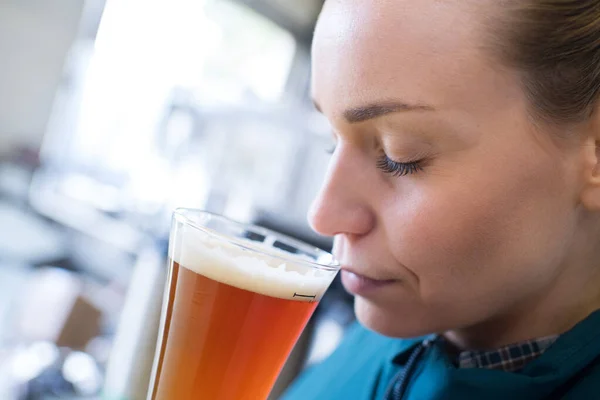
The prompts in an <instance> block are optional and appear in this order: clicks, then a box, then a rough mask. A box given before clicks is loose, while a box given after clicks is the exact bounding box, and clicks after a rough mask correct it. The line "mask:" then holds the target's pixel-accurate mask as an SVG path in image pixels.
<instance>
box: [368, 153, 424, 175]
mask: <svg viewBox="0 0 600 400" xmlns="http://www.w3.org/2000/svg"><path fill="white" fill-rule="evenodd" d="M421 163H422V161H420V160H419V161H411V162H406V163H403V162H397V161H394V160H391V159H390V158H389V157H388V156H387V155H385V154H382V155H381V157H379V159H378V160H377V168H379V169H380V170H382V171H383V172H385V173H386V174H390V175H392V176H395V177H399V176H406V175H412V174H416V173H417V172H421V171H423V166H422V165H421Z"/></svg>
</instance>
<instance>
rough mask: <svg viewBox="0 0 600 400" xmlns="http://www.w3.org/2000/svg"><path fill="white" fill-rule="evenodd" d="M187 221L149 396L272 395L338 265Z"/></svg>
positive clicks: (177, 238)
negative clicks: (314, 262)
mask: <svg viewBox="0 0 600 400" xmlns="http://www.w3.org/2000/svg"><path fill="white" fill-rule="evenodd" d="M211 218H212V219H214V218H219V217H215V216H211ZM225 221H226V220H225ZM221 222H223V221H221ZM182 224H183V223H182V222H181V221H178V222H174V225H179V226H178V228H177V229H175V233H173V234H172V236H171V247H170V276H169V283H168V290H167V292H166V296H165V297H166V299H165V307H164V310H163V322H162V326H163V328H162V335H161V338H160V340H159V345H158V348H157V357H156V361H155V367H154V368H155V371H154V377H153V382H152V384H151V387H150V392H151V393H150V394H149V397H148V398H149V399H151V400H186V399H190V400H191V399H194V400H196V399H199V400H203V399H207V400H208V399H210V400H241V399H248V400H260V399H266V398H267V396H268V395H269V392H270V391H271V389H272V387H273V384H274V383H275V380H276V378H277V376H278V374H279V372H280V371H281V369H282V367H283V365H284V363H285V361H286V359H287V357H288V355H289V354H290V352H291V350H292V348H293V346H294V344H295V343H296V341H297V340H298V337H299V336H300V334H301V332H302V330H303V329H304V327H305V325H306V323H307V322H308V320H309V318H310V316H311V315H312V313H313V311H314V310H315V307H316V306H317V303H318V301H319V299H320V298H321V296H322V295H323V293H324V292H325V290H326V289H327V287H328V286H329V284H330V283H331V280H332V279H333V277H334V276H335V273H336V272H337V271H336V269H335V268H325V269H318V268H313V267H312V266H309V265H307V263H306V260H303V259H300V258H294V256H293V255H291V254H286V255H284V253H283V252H281V251H276V250H273V251H272V252H270V251H269V250H268V249H267V246H265V245H264V244H258V245H257V244H255V243H253V242H249V241H247V240H239V239H235V238H233V237H226V236H223V237H219V234H218V233H216V232H211V231H210V230H209V229H205V230H204V231H203V230H202V228H199V227H197V226H196V227H190V226H184V225H182Z"/></svg>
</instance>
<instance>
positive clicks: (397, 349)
mask: <svg viewBox="0 0 600 400" xmlns="http://www.w3.org/2000/svg"><path fill="white" fill-rule="evenodd" d="M421 342H422V338H420V339H412V340H402V339H392V338H387V337H383V336H381V335H378V334H376V333H373V332H371V331H368V330H367V329H365V328H362V327H361V326H359V325H356V326H353V327H352V328H351V330H350V331H349V332H348V334H347V335H346V337H345V339H344V341H343V342H342V344H341V345H340V346H339V348H338V349H337V350H336V351H335V352H334V354H333V355H332V356H331V357H329V358H328V359H327V360H326V361H325V362H323V363H322V364H320V365H317V366H315V367H312V368H310V369H309V370H307V371H306V373H304V374H303V375H302V376H301V377H300V378H299V379H298V380H297V381H296V382H295V384H294V385H293V386H292V387H291V388H290V389H289V390H288V392H287V393H286V394H285V395H284V396H283V397H282V398H281V400H307V399H350V400H380V399H383V398H384V394H385V392H386V390H387V389H388V386H389V384H390V383H391V382H392V380H393V377H394V376H395V375H396V374H397V373H398V372H399V371H400V370H402V369H403V368H404V366H405V364H406V362H407V360H408V357H409V355H410V354H411V353H412V351H413V350H414V349H415V347H416V346H419V345H420V343H421ZM403 399H406V400H442V399H443V400H464V399H486V400H496V399H497V400H500V399H502V400H505V399H510V400H520V399H523V400H525V399H527V400H536V399H539V400H548V399H565V400H575V399H582V400H583V399H600V312H598V311H597V312H595V313H593V314H591V315H590V316H589V317H588V318H586V319H585V320H584V321H582V322H580V323H579V324H578V325H576V326H575V327H574V328H573V329H572V330H570V331H569V332H566V333H564V334H563V335H561V336H560V337H559V338H558V340H557V341H556V342H555V343H554V344H553V345H552V346H551V347H550V348H549V349H548V350H547V351H546V352H545V353H544V354H543V355H542V356H540V357H539V358H537V359H535V360H534V361H531V362H530V363H529V364H527V365H526V366H525V367H524V368H523V369H522V370H519V371H517V372H506V371H502V370H491V369H479V368H471V369H459V368H457V367H456V366H455V365H454V363H453V362H452V361H451V360H450V358H449V357H448V355H447V354H446V352H445V351H444V348H443V346H441V345H437V344H434V345H432V346H429V347H428V348H427V350H426V351H425V352H424V353H423V356H422V357H420V359H419V362H418V363H417V364H416V365H415V368H414V369H412V371H411V373H410V376H409V382H408V387H407V391H406V395H405V396H404V397H403Z"/></svg>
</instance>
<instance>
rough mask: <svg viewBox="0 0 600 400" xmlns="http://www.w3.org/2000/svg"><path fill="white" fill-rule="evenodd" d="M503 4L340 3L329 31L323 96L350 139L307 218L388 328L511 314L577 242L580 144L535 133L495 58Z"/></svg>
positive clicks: (332, 0) (319, 56)
mask: <svg viewBox="0 0 600 400" xmlns="http://www.w3.org/2000/svg"><path fill="white" fill-rule="evenodd" d="M494 4H495V3H494V1H482V0H471V1H465V0H455V1H451V0H448V1H440V0H379V1H373V0H353V1H347V0H328V2H327V3H326V5H325V7H324V10H323V13H322V15H321V18H320V21H319V23H318V26H317V29H316V33H315V35H316V36H315V39H314V47H313V62H314V64H313V96H314V100H315V103H316V104H317V107H318V108H319V109H320V110H321V111H322V112H323V114H324V115H325V116H326V117H327V118H328V119H329V121H330V123H331V125H332V128H333V132H334V135H335V138H336V142H337V145H336V149H335V152H334V154H333V156H332V159H331V164H330V168H329V171H328V175H327V179H326V182H325V184H324V186H323V188H322V191H321V193H320V195H319V196H318V198H317V199H316V201H315V203H314V205H313V209H312V211H311V216H310V220H311V224H312V226H313V227H314V228H315V230H317V231H318V232H320V233H322V234H326V235H336V246H335V252H336V256H337V257H338V258H339V260H340V262H341V263H342V264H343V266H344V269H345V271H344V272H343V275H342V279H343V282H344V285H345V286H346V288H347V289H348V290H349V291H350V292H352V293H354V294H355V295H356V303H355V308H356V313H357V317H358V318H359V320H360V321H361V322H362V323H363V324H365V325H366V326H368V327H370V328H372V329H374V330H376V331H379V332H381V333H383V334H385V335H390V336H400V337H406V336H414V335H421V334H424V333H429V332H440V331H444V330H448V329H458V328H466V327H469V326H473V325H475V324H478V323H480V322H483V321H486V320H488V319H491V318H494V317H495V316H498V315H501V314H503V313H510V312H512V310H514V309H516V308H518V307H519V305H522V304H524V303H525V302H527V301H529V300H531V298H532V297H534V296H537V295H539V294H540V293H543V292H544V291H546V290H548V288H549V287H551V286H552V285H554V284H555V282H556V281H557V277H558V276H559V274H560V273H561V271H562V268H563V263H564V261H565V258H566V257H567V254H568V252H569V250H570V246H571V242H572V237H573V235H574V231H575V229H576V220H577V212H576V207H577V202H578V198H577V190H578V189H577V185H579V184H580V181H579V180H578V174H579V172H578V170H577V165H578V163H577V162H576V160H575V158H576V157H577V154H578V153H577V151H576V150H575V148H576V147H577V146H567V145H565V143H564V142H562V141H559V140H558V139H556V137H553V136H552V135H551V134H549V133H547V132H543V131H542V130H536V128H535V125H534V124H533V123H532V122H531V118H530V117H529V114H528V108H527V104H526V99H525V97H524V94H523V91H522V89H521V88H520V86H519V81H518V77H517V74H516V73H515V72H514V71H511V70H508V69H506V68H502V67H501V66H500V65H499V64H498V63H496V62H494V61H493V59H492V58H491V57H489V56H488V54H487V53H486V50H485V49H484V37H485V34H486V30H485V28H486V24H487V22H486V17H487V15H486V14H485V13H487V14H493V13H496V12H498V11H497V10H496V11H490V10H492V9H494ZM486 10H487V11H486Z"/></svg>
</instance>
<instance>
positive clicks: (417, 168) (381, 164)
mask: <svg viewBox="0 0 600 400" xmlns="http://www.w3.org/2000/svg"><path fill="white" fill-rule="evenodd" d="M335 148H336V146H335V145H333V146H332V147H330V148H328V149H326V150H325V151H326V152H327V153H328V154H333V153H334V152H335ZM422 163H423V161H422V160H417V161H411V162H398V161H394V160H392V159H390V158H389V157H388V156H387V155H386V154H385V153H384V154H382V155H381V156H380V157H379V159H378V160H377V164H376V165H377V168H379V169H380V170H381V171H383V172H385V173H386V174H390V175H392V176H394V177H400V176H406V175H412V174H416V173H417V172H421V171H423V165H422Z"/></svg>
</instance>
